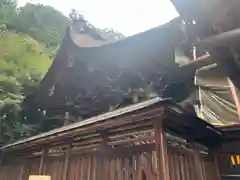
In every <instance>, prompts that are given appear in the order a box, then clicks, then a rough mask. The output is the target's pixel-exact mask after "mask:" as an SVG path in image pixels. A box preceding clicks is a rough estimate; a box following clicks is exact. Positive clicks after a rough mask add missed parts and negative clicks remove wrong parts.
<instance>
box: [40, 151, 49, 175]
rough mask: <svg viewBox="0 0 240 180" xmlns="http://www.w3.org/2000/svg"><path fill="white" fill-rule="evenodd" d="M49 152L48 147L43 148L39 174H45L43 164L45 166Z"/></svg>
mask: <svg viewBox="0 0 240 180" xmlns="http://www.w3.org/2000/svg"><path fill="white" fill-rule="evenodd" d="M47 154H48V149H43V151H42V155H41V159H40V166H39V170H38V174H39V175H43V174H44V172H43V166H44V161H45V157H46V156H47Z"/></svg>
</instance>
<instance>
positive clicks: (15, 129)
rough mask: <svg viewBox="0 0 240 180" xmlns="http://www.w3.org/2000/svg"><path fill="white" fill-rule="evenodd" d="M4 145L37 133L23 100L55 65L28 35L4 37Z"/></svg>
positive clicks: (0, 99)
mask: <svg viewBox="0 0 240 180" xmlns="http://www.w3.org/2000/svg"><path fill="white" fill-rule="evenodd" d="M0 47H1V48H0V67H1V74H0V142H10V141H13V140H16V138H21V137H26V136H28V135H30V134H31V132H34V128H33V127H34V126H31V125H29V124H28V119H27V118H26V117H25V115H24V114H23V112H22V110H23V109H22V101H23V100H24V98H25V97H26V96H27V95H28V94H30V93H31V92H32V90H33V89H34V88H33V87H36V85H37V84H38V83H39V82H40V80H41V79H42V77H43V75H44V74H45V73H46V71H47V69H48V67H49V66H50V64H51V61H50V60H49V58H48V56H46V55H44V54H43V53H42V47H41V45H39V44H38V43H37V42H36V41H35V40H33V39H31V38H30V37H28V36H24V35H21V34H15V33H12V32H8V31H5V32H2V33H1V35H0Z"/></svg>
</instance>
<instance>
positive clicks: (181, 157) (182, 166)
mask: <svg viewBox="0 0 240 180" xmlns="http://www.w3.org/2000/svg"><path fill="white" fill-rule="evenodd" d="M180 168H181V177H182V179H183V180H185V179H186V177H185V169H184V155H183V154H181V155H180Z"/></svg>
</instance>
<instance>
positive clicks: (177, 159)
mask: <svg viewBox="0 0 240 180" xmlns="http://www.w3.org/2000/svg"><path fill="white" fill-rule="evenodd" d="M179 159H180V158H179V155H178V154H177V153H175V155H174V161H175V167H176V180H181V173H180V171H181V169H180V162H179Z"/></svg>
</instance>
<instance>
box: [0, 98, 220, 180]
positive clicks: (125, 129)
mask: <svg viewBox="0 0 240 180" xmlns="http://www.w3.org/2000/svg"><path fill="white" fill-rule="evenodd" d="M221 138H222V132H221V131H220V130H219V129H217V128H215V127H214V126H212V125H210V124H208V123H206V122H205V121H203V120H201V119H199V118H197V117H195V116H194V115H192V114H191V113H189V112H187V111H185V110H184V109H182V108H181V107H180V106H178V105H176V104H175V103H173V102H171V101H169V100H161V99H160V98H154V99H150V100H147V101H144V102H142V103H138V104H135V105H131V106H128V107H125V108H121V109H118V110H115V111H112V112H109V113H106V114H102V115H99V116H96V117H93V118H90V119H87V120H84V121H81V122H77V123H74V124H71V125H68V126H64V127H61V128H58V129H54V130H52V131H49V132H46V133H43V134H39V135H37V136H33V137H30V138H27V139H24V140H21V141H18V142H15V143H13V144H9V145H6V146H4V147H2V148H1V167H0V179H1V180H16V179H18V180H28V178H29V176H30V175H47V176H51V180H75V179H85V180H97V179H102V180H103V179H106V180H110V179H114V180H160V179H161V180H176V179H179V180H180V179H184V180H192V179H195V180H205V179H208V180H218V179H220V176H219V172H218V166H217V162H216V156H215V154H214V153H215V151H216V150H217V148H218V147H219V145H220V142H221Z"/></svg>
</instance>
